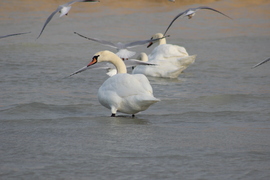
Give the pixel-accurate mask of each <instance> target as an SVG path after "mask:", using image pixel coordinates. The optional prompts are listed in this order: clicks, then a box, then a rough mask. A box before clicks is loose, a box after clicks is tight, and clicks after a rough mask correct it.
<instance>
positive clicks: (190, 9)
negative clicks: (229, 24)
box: [164, 6, 232, 35]
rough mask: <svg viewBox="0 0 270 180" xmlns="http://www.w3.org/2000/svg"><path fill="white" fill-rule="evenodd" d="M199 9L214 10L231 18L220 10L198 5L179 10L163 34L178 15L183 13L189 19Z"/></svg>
mask: <svg viewBox="0 0 270 180" xmlns="http://www.w3.org/2000/svg"><path fill="white" fill-rule="evenodd" d="M200 9H207V10H211V11H215V12H217V13H219V14H222V15H223V16H226V17H227V18H230V19H232V18H231V17H229V16H227V15H226V14H224V13H222V12H220V11H218V10H216V9H213V8H210V7H207V6H200V7H197V8H189V9H187V10H185V11H184V12H181V13H179V14H178V15H177V16H175V18H174V19H173V20H172V22H171V23H170V25H169V26H168V27H167V29H166V31H165V33H164V35H165V34H166V33H167V31H168V30H169V28H170V27H171V25H172V24H173V22H174V21H175V20H176V19H177V18H179V17H180V16H182V15H184V17H185V16H187V17H188V18H189V19H191V18H192V17H193V16H194V15H195V12H196V11H198V10H200Z"/></svg>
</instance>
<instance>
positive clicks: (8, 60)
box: [0, 0, 270, 180]
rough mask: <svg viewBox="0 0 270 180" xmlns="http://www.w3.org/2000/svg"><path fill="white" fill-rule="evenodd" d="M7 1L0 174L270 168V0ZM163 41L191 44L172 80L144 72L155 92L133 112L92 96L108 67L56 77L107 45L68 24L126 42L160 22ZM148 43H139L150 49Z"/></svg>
mask: <svg viewBox="0 0 270 180" xmlns="http://www.w3.org/2000/svg"><path fill="white" fill-rule="evenodd" d="M101 1H102V2H101V3H95V4H91V3H76V4H74V5H73V7H72V9H71V11H70V13H69V15H68V16H67V17H62V18H58V15H56V16H55V17H54V18H53V19H52V21H51V22H50V23H49V24H48V26H47V27H46V29H45V30H44V32H43V34H42V36H41V37H40V38H39V39H38V40H36V37H37V36H38V34H39V32H40V30H41V28H42V26H43V23H44V22H45V20H46V18H47V17H48V16H49V15H50V13H51V12H53V11H54V10H55V9H56V7H57V6H58V5H59V4H63V3H65V2H66V1H53V0H50V1H34V2H32V1H30V0H24V1H20V3H18V1H15V0H4V1H3V0H2V1H1V2H0V7H1V12H0V19H1V21H0V23H1V31H0V33H1V34H0V36H2V35H6V34H11V33H18V32H27V31H31V33H30V34H25V35H21V36H14V37H9V38H4V39H0V54H1V55H0V77H1V79H0V87H1V91H0V123H1V126H0V159H1V161H0V179H128V180H130V179H134V180H135V179H138V180H141V179H153V180H157V179H162V180H163V179H207V180H209V179H213V180H216V179H224V180H227V179H245V180H246V179H250V180H254V179H262V180H268V179H269V178H270V173H269V172H270V163H269V162H270V141H269V139H270V130H269V128H270V123H269V120H270V118H269V117H270V110H269V107H270V87H269V85H270V79H269V77H270V71H269V66H270V64H269V63H266V64H264V65H262V66H259V67H257V68H255V69H251V67H252V66H253V65H255V64H256V63H258V62H260V61H262V60H264V59H266V58H269V56H270V53H269V52H270V51H269V47H270V18H269V17H270V14H269V13H270V12H269V8H270V1H265V0H260V1H251V0H247V1H244V0H220V1H211V0H209V1H203V0H201V1H199V0H197V1H196V0H194V1H180V0H176V3H171V2H169V1H166V0H164V1H162V0H159V1H143V0H140V1H108V0H107V1H106V0H101ZM205 5H206V6H210V7H212V8H215V9H218V10H220V11H222V12H224V13H225V14H228V15H229V16H231V17H233V20H230V19H227V18H226V17H223V16H221V15H219V14H216V13H214V12H211V11H207V10H202V11H199V12H197V13H196V16H195V17H194V18H192V19H191V20H188V19H182V18H181V19H178V20H177V21H176V22H175V23H174V24H173V26H172V27H171V29H170V30H169V32H168V34H170V35H171V37H170V38H167V42H168V43H171V44H178V45H182V46H184V47H185V48H186V49H187V51H188V52H189V54H191V55H192V54H197V58H196V62H195V63H194V64H193V65H191V66H190V67H189V68H187V69H186V70H185V72H184V73H183V74H181V75H180V76H179V78H178V79H161V78H151V77H149V80H150V83H151V84H152V86H153V89H154V95H155V96H156V97H157V98H159V99H161V102H159V103H157V104H155V105H153V106H151V107H150V108H149V109H148V110H146V111H144V112H142V113H140V114H138V115H137V116H136V117H135V118H130V116H126V115H123V114H119V115H120V116H119V117H116V118H110V117H109V115H110V111H109V110H108V109H106V108H104V107H103V106H101V105H100V104H99V102H98V100H97V96H96V95H97V90H98V88H99V86H100V85H101V84H102V82H103V81H105V80H106V79H107V76H106V74H105V72H103V71H97V70H92V71H91V70H89V71H86V72H84V73H81V74H78V75H76V76H73V77H71V78H66V79H63V77H65V76H67V75H69V74H70V73H72V72H74V71H75V70H77V69H79V68H81V67H83V66H85V65H87V64H88V63H89V61H90V59H91V58H92V56H93V54H94V53H96V52H97V51H101V50H105V49H108V50H111V51H114V50H113V49H110V48H109V47H105V46H103V45H100V44H97V43H93V42H90V41H87V40H85V39H82V38H80V37H78V36H77V35H75V34H74V33H73V32H74V31H76V32H79V33H81V34H83V35H86V36H89V37H94V38H100V39H105V40H109V41H113V42H118V41H121V42H130V41H133V40H143V39H148V38H150V37H151V36H152V35H153V34H155V33H157V32H164V31H165V29H166V27H167V26H168V25H169V23H170V21H171V20H172V19H173V18H174V17H175V16H176V15H177V14H178V13H180V12H182V11H183V10H185V9H187V8H190V7H197V6H205ZM153 48H154V47H151V48H149V49H147V48H146V47H145V46H142V47H138V48H135V49H133V50H135V51H136V52H137V53H140V52H146V53H149V52H151V51H152V50H153Z"/></svg>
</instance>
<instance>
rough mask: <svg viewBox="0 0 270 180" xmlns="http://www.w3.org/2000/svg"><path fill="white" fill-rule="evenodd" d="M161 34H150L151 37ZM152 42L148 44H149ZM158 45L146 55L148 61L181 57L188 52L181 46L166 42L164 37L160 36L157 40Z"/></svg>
mask: <svg viewBox="0 0 270 180" xmlns="http://www.w3.org/2000/svg"><path fill="white" fill-rule="evenodd" d="M161 37H163V34H161V33H157V34H155V35H153V36H152V38H153V39H157V38H161ZM152 44H153V43H150V44H149V45H148V47H149V46H151V45H152ZM158 44H159V45H158V46H157V47H155V48H154V50H153V51H152V52H151V53H150V54H149V55H148V58H149V62H152V60H156V59H158V60H162V59H168V58H182V57H187V56H189V54H188V53H187V51H186V49H185V48H184V47H182V46H178V45H173V44H166V39H165V38H162V39H159V40H158Z"/></svg>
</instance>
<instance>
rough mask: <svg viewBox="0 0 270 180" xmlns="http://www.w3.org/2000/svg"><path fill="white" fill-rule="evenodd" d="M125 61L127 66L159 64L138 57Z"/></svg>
mask: <svg viewBox="0 0 270 180" xmlns="http://www.w3.org/2000/svg"><path fill="white" fill-rule="evenodd" d="M124 63H125V65H126V67H127V68H129V67H132V66H138V65H152V66H155V65H157V64H155V63H151V62H144V61H141V60H137V59H129V60H127V61H124Z"/></svg>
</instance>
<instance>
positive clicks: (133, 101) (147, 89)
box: [72, 51, 160, 116]
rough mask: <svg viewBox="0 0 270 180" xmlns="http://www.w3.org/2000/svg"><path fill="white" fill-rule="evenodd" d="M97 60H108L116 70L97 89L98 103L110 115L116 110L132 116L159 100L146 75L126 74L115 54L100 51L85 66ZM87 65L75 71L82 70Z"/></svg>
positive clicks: (122, 63)
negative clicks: (109, 111) (114, 73)
mask: <svg viewBox="0 0 270 180" xmlns="http://www.w3.org/2000/svg"><path fill="white" fill-rule="evenodd" d="M98 62H110V63H112V64H113V65H114V66H115V68H116V70H117V74H116V75H114V76H112V77H109V78H108V79H107V80H106V81H105V82H104V83H103V84H102V85H101V87H100V88H99V90H98V100H99V102H100V104H102V105H103V106H105V107H106V108H108V109H110V110H111V113H112V116H115V114H116V112H117V111H118V112H122V113H126V114H132V116H134V114H136V113H138V112H140V111H144V110H146V109H147V108H148V107H149V106H151V105H152V104H154V103H156V102H158V101H160V100H159V99H157V98H155V97H154V96H153V89H152V87H151V85H150V83H149V81H148V79H147V78H146V76H145V75H143V74H127V69H126V66H125V63H124V62H123V61H122V59H120V58H119V57H118V56H117V55H116V54H114V53H112V52H110V51H100V52H98V53H96V54H95V55H94V57H93V60H92V61H91V62H90V63H89V64H88V65H87V67H89V66H92V65H94V64H96V63H98ZM87 67H84V68H82V69H80V70H79V71H77V72H82V71H84V70H86V69H87ZM77 72H75V73H73V74H76V73H77ZM73 74H72V75H73Z"/></svg>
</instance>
